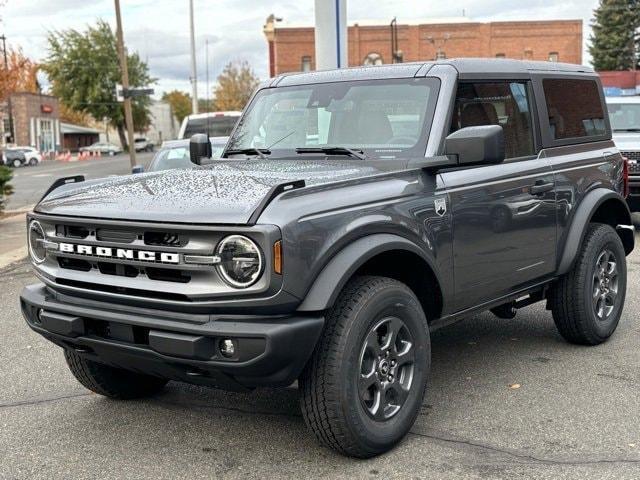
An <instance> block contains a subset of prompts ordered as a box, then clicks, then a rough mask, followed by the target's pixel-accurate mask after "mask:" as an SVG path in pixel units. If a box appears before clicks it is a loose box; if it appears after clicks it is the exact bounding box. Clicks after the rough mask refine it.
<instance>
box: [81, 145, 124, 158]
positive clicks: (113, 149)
mask: <svg viewBox="0 0 640 480" xmlns="http://www.w3.org/2000/svg"><path fill="white" fill-rule="evenodd" d="M79 151H80V152H100V153H102V154H106V155H111V156H113V155H116V154H118V153H121V152H122V148H120V147H119V146H118V145H114V144H113V143H107V142H96V143H93V144H91V145H89V146H88V147H80V149H79Z"/></svg>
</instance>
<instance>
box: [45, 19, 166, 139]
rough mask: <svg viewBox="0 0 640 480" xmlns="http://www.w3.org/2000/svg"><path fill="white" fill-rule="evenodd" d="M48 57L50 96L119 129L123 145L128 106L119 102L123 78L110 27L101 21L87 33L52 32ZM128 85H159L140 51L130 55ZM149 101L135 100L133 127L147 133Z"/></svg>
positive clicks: (114, 38) (147, 98)
mask: <svg viewBox="0 0 640 480" xmlns="http://www.w3.org/2000/svg"><path fill="white" fill-rule="evenodd" d="M47 41H48V44H49V46H48V49H49V52H48V56H47V58H46V60H45V62H44V63H43V70H44V71H45V72H46V73H47V75H48V76H49V80H50V81H51V92H52V94H53V95H55V96H57V97H58V98H59V99H60V101H61V102H62V104H64V105H65V106H66V107H68V108H70V109H73V110H75V111H77V112H81V113H85V114H88V115H91V116H92V117H93V118H95V119H98V120H101V119H107V121H108V122H109V123H110V124H111V125H112V126H113V127H115V128H116V129H117V130H118V136H119V137H120V142H121V144H122V145H123V146H126V145H127V141H126V136H125V118H124V108H123V105H122V103H121V102H118V101H116V97H115V89H116V84H117V83H119V82H120V79H121V78H122V76H121V72H120V64H119V62H118V53H117V48H116V37H115V34H114V32H113V30H111V27H110V25H109V24H108V23H107V22H105V21H104V20H99V21H98V22H97V24H96V25H95V26H89V27H88V28H87V30H86V31H83V32H80V31H78V30H73V29H70V30H64V31H51V32H49V34H48V36H47ZM127 67H128V69H129V85H130V87H131V88H139V87H146V86H148V85H149V84H151V83H153V82H155V79H153V78H152V77H151V76H150V74H149V68H148V66H147V64H146V63H145V62H143V61H142V60H141V59H140V57H139V55H138V54H137V53H131V54H128V55H127ZM150 104H151V100H150V99H149V97H146V96H142V97H135V98H133V99H132V106H133V127H134V129H135V130H137V131H143V130H145V129H146V128H147V127H148V126H149V123H150V120H151V118H150V113H149V106H150Z"/></svg>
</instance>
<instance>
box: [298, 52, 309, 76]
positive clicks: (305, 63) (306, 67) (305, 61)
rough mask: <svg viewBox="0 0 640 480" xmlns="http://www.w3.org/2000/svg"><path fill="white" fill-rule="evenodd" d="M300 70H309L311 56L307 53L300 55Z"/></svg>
mask: <svg viewBox="0 0 640 480" xmlns="http://www.w3.org/2000/svg"><path fill="white" fill-rule="evenodd" d="M300 70H301V71H303V72H310V71H311V57H310V56H309V55H305V56H303V57H302V65H301V67H300Z"/></svg>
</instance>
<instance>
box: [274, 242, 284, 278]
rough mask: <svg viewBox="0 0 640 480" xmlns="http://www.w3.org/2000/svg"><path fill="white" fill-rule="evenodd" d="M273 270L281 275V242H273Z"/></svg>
mask: <svg viewBox="0 0 640 480" xmlns="http://www.w3.org/2000/svg"><path fill="white" fill-rule="evenodd" d="M273 271H274V272H276V273H279V274H281V275H282V242H281V241H280V240H278V241H277V242H276V243H274V244H273Z"/></svg>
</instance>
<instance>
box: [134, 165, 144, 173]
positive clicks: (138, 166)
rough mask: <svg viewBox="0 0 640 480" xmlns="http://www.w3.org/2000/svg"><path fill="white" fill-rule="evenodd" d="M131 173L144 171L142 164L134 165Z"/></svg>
mask: <svg viewBox="0 0 640 480" xmlns="http://www.w3.org/2000/svg"><path fill="white" fill-rule="evenodd" d="M131 173H144V165H136V166H135V167H133V168H132V169H131Z"/></svg>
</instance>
